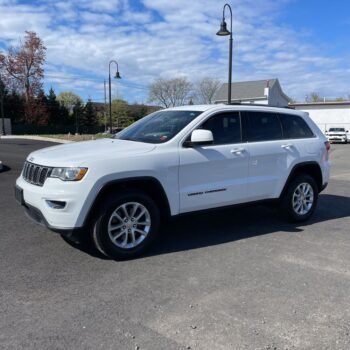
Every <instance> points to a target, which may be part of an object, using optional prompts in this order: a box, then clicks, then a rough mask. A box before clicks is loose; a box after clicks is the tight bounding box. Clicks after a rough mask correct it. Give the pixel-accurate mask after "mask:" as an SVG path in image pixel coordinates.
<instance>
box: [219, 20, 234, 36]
mask: <svg viewBox="0 0 350 350" xmlns="http://www.w3.org/2000/svg"><path fill="white" fill-rule="evenodd" d="M230 34H231V32H230V31H229V30H227V24H226V22H225V19H224V18H223V19H222V22H221V24H220V30H219V31H218V32H217V33H216V35H219V36H226V35H230Z"/></svg>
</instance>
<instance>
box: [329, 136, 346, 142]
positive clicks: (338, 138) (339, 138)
mask: <svg viewBox="0 0 350 350" xmlns="http://www.w3.org/2000/svg"><path fill="white" fill-rule="evenodd" d="M327 139H328V141H329V142H347V137H346V136H328V137H327Z"/></svg>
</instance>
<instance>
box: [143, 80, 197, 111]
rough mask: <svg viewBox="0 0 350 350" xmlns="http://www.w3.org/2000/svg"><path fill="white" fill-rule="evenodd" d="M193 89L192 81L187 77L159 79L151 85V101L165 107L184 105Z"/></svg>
mask: <svg viewBox="0 0 350 350" xmlns="http://www.w3.org/2000/svg"><path fill="white" fill-rule="evenodd" d="M191 91H192V83H191V82H190V81H188V80H187V79H186V78H175V79H157V80H156V81H154V82H153V83H152V84H151V85H150V86H149V101H150V102H158V103H160V104H161V105H162V106H164V107H165V108H168V107H175V106H182V105H184V104H185V101H187V100H188V98H189V96H190V93H191Z"/></svg>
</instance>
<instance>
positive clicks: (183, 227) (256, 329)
mask: <svg viewBox="0 0 350 350" xmlns="http://www.w3.org/2000/svg"><path fill="white" fill-rule="evenodd" d="M48 145H52V144H51V143H47V142H39V141H29V140H0V159H1V160H2V161H3V163H4V165H5V171H3V172H2V173H0V315H1V317H0V348H3V349H116V350H124V349H125V350H128V349H132V350H134V349H140V350H143V349H149V350H157V349H160V350H163V349H201V350H202V349H211V350H212V349H215V350H216V349H265V350H267V349H270V350H272V349H276V350H277V349H278V350H279V349H283V350H285V349H332V350H333V349H344V350H345V349H349V348H350V292H349V291H350V254H349V251H350V229H349V227H350V145H332V151H331V159H332V162H333V169H332V178H331V181H330V184H329V186H328V188H327V189H326V190H325V191H324V192H323V193H322V194H321V196H320V199H319V206H318V209H317V211H316V213H315V215H314V217H313V218H312V220H311V221H310V222H308V223H306V224H302V225H294V224H287V223H285V222H284V221H283V220H281V219H280V218H279V216H278V215H277V214H276V212H275V211H274V210H273V209H270V208H265V207H255V208H239V209H229V210H228V209H227V210H221V211H217V212H214V213H212V214H201V215H191V216H186V217H182V218H180V219H178V220H176V221H175V222H172V223H171V224H170V225H169V226H168V227H167V228H165V229H163V231H162V237H161V239H160V240H159V241H158V242H157V244H156V245H155V247H154V248H153V249H152V250H151V251H150V252H149V253H148V255H147V256H145V257H142V258H139V259H136V260H132V261H124V262H115V261H111V260H106V259H102V258H100V257H98V256H95V255H94V254H93V252H91V251H90V250H89V249H88V248H87V247H79V246H78V247H77V246H73V245H71V244H68V243H67V242H66V241H65V240H63V239H62V238H61V237H60V236H59V235H57V234H54V233H51V232H49V231H47V230H46V229H45V228H43V227H41V226H37V225H36V224H34V223H32V222H30V221H29V219H27V217H26V216H25V215H24V212H23V210H22V208H20V207H19V205H17V203H16V202H15V200H14V198H13V186H14V183H15V179H16V177H17V176H18V175H19V173H20V171H21V167H22V165H23V161H24V159H25V158H26V156H27V154H28V153H29V152H30V151H32V150H34V149H38V148H42V147H45V146H48Z"/></svg>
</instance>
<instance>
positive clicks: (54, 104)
mask: <svg viewBox="0 0 350 350" xmlns="http://www.w3.org/2000/svg"><path fill="white" fill-rule="evenodd" d="M46 105H47V111H48V117H49V118H48V119H49V125H62V124H63V121H62V120H61V118H60V104H59V103H58V101H57V99H56V94H55V92H54V90H53V88H51V89H50V91H49V94H48V95H47V99H46Z"/></svg>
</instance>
